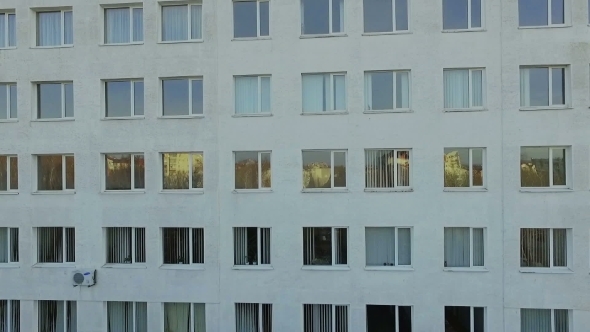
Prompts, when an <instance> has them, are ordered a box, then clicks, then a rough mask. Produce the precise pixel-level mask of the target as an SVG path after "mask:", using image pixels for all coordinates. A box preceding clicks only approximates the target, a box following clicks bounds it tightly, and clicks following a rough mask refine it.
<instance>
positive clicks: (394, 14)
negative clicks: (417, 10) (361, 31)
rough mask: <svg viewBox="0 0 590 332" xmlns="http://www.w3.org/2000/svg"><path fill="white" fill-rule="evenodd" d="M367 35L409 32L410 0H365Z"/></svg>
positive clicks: (364, 12)
mask: <svg viewBox="0 0 590 332" xmlns="http://www.w3.org/2000/svg"><path fill="white" fill-rule="evenodd" d="M363 15H364V16H363V18H364V20H363V22H364V24H365V33H371V32H394V31H407V30H408V0H385V1H383V0H364V1H363Z"/></svg>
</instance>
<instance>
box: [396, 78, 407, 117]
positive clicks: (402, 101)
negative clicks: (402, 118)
mask: <svg viewBox="0 0 590 332" xmlns="http://www.w3.org/2000/svg"><path fill="white" fill-rule="evenodd" d="M395 80H396V82H395V90H396V91H395V93H396V100H395V104H396V105H395V107H397V108H410V74H409V73H408V72H398V73H396V74H395Z"/></svg>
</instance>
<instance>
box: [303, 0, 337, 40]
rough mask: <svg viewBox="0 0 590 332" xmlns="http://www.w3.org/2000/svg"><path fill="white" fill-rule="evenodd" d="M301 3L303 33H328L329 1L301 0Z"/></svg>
mask: <svg viewBox="0 0 590 332" xmlns="http://www.w3.org/2000/svg"><path fill="white" fill-rule="evenodd" d="M302 5H303V24H302V25H303V27H302V30H303V34H304V35H310V34H328V33H330V22H329V15H330V1H329V0H302Z"/></svg>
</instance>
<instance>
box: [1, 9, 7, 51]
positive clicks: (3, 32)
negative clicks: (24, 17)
mask: <svg viewBox="0 0 590 332" xmlns="http://www.w3.org/2000/svg"><path fill="white" fill-rule="evenodd" d="M7 16H8V15H7V14H4V13H0V48H3V47H7V46H8V43H7V40H6V38H5V36H6V30H5V29H6V21H7V20H8V18H7Z"/></svg>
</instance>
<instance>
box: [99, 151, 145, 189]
mask: <svg viewBox="0 0 590 332" xmlns="http://www.w3.org/2000/svg"><path fill="white" fill-rule="evenodd" d="M104 158H105V171H106V173H105V190H135V189H145V163H144V158H143V154H106V155H105V156H104Z"/></svg>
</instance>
